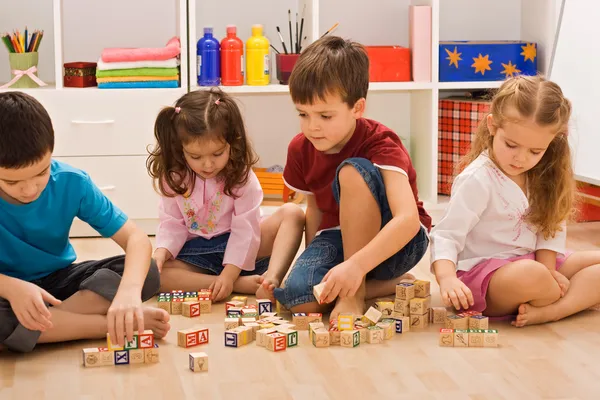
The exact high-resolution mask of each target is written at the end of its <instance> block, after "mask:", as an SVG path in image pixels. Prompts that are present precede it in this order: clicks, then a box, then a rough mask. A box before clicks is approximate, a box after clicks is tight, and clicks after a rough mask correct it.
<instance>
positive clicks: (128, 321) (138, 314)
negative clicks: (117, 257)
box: [106, 287, 144, 347]
mask: <svg viewBox="0 0 600 400" xmlns="http://www.w3.org/2000/svg"><path fill="white" fill-rule="evenodd" d="M106 318H107V320H108V333H109V334H110V338H111V340H113V341H115V342H116V343H118V344H119V346H121V347H122V346H124V345H125V341H124V337H125V336H126V337H127V341H129V342H130V341H132V340H133V334H134V332H135V329H134V322H137V330H138V331H139V332H143V331H144V310H143V309H142V295H141V292H140V290H137V289H135V288H132V289H129V288H127V287H123V288H119V290H118V291H117V295H116V296H115V298H114V299H113V302H112V304H111V305H110V308H109V309H108V313H107V315H106Z"/></svg>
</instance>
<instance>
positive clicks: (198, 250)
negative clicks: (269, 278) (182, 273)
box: [177, 233, 270, 276]
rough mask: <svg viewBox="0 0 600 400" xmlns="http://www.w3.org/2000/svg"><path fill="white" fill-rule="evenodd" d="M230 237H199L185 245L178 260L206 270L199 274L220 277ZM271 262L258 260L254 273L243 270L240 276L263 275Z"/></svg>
mask: <svg viewBox="0 0 600 400" xmlns="http://www.w3.org/2000/svg"><path fill="white" fill-rule="evenodd" d="M229 235H230V234H229V233H224V234H222V235H219V236H215V237H214V238H211V239H205V238H203V237H197V238H194V239H192V240H189V241H187V242H186V243H185V244H184V245H183V248H182V249H181V251H180V252H179V255H178V256H177V259H178V260H181V261H183V262H186V263H188V264H191V265H193V266H195V267H198V268H200V269H203V270H204V271H198V272H203V273H205V274H208V275H220V274H221V272H222V271H223V268H224V267H223V258H224V257H225V249H226V248H227V241H228V240H229ZM269 261H270V257H264V258H261V259H260V260H256V265H255V269H254V271H245V270H242V272H241V274H240V275H241V276H246V275H262V274H264V273H265V272H267V268H268V267H269Z"/></svg>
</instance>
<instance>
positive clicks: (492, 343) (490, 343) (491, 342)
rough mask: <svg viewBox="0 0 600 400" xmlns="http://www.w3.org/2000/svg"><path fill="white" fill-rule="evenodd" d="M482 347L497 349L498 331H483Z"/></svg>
mask: <svg viewBox="0 0 600 400" xmlns="http://www.w3.org/2000/svg"><path fill="white" fill-rule="evenodd" d="M483 347H498V330H497V329H484V330H483Z"/></svg>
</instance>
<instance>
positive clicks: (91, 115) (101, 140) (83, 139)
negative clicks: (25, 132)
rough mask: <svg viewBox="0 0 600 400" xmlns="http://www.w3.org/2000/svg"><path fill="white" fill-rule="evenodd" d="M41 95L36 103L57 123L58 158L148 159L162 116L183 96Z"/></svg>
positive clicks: (60, 92) (116, 93)
mask: <svg viewBox="0 0 600 400" xmlns="http://www.w3.org/2000/svg"><path fill="white" fill-rule="evenodd" d="M42 92H44V91H43V90H40V93H39V95H37V94H36V98H37V99H38V100H39V101H40V102H41V103H42V104H43V105H44V106H45V107H46V109H47V110H48V113H49V114H50V117H51V118H52V123H53V126H54V131H55V134H56V142H55V150H54V155H55V156H57V157H65V156H67V157H68V156H111V155H147V154H148V153H147V147H148V145H154V142H155V141H154V122H155V120H156V116H157V115H158V112H159V111H160V109H161V108H162V107H165V106H170V105H173V104H174V103H175V101H176V100H177V99H178V98H179V97H180V96H181V95H182V94H183V93H184V92H183V91H182V90H181V89H174V90H139V91H137V90H108V89H107V90H100V89H95V90H92V89H81V90H78V89H65V90H58V91H53V92H52V93H42ZM48 92H50V91H48Z"/></svg>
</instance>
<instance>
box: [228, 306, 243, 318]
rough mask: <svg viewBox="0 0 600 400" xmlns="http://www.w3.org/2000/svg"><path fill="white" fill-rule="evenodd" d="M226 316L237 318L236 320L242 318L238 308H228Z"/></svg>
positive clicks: (240, 310)
mask: <svg viewBox="0 0 600 400" xmlns="http://www.w3.org/2000/svg"><path fill="white" fill-rule="evenodd" d="M227 316H228V317H230V318H231V317H237V318H241V317H242V309H241V308H240V307H229V310H227Z"/></svg>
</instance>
